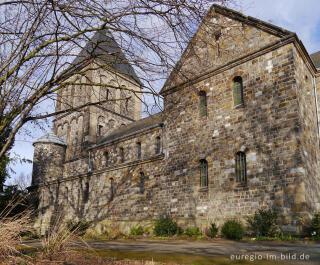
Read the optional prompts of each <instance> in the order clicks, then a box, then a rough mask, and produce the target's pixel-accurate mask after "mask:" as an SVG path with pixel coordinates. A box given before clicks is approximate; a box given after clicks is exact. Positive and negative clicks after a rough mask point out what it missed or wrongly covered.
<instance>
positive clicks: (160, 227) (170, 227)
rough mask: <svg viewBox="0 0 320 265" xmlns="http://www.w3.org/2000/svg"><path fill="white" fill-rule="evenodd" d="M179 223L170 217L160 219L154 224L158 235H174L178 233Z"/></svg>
mask: <svg viewBox="0 0 320 265" xmlns="http://www.w3.org/2000/svg"><path fill="white" fill-rule="evenodd" d="M177 230H178V225H177V223H176V222H174V221H173V220H172V219H171V218H170V217H166V218H163V217H161V218H160V219H158V220H157V221H156V223H155V226H154V234H155V235H156V236H173V235H174V234H176V233H177Z"/></svg>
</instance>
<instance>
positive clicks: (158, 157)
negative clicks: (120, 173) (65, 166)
mask: <svg viewBox="0 0 320 265" xmlns="http://www.w3.org/2000/svg"><path fill="white" fill-rule="evenodd" d="M164 156H165V155H164V154H163V153H161V154H159V155H156V156H153V157H151V158H148V159H143V160H136V161H132V162H127V163H122V164H119V165H114V166H111V167H106V168H102V169H95V170H92V171H90V172H86V173H82V174H77V175H73V176H70V177H67V178H61V179H57V180H53V181H48V182H45V183H41V184H39V185H33V186H30V187H28V190H34V189H36V188H41V187H44V186H51V185H55V184H58V183H62V182H66V181H71V180H75V179H80V178H85V177H91V176H95V175H99V174H102V173H105V172H111V171H115V170H118V169H122V168H128V167H134V166H138V165H143V164H146V163H151V162H154V161H157V160H162V159H164Z"/></svg>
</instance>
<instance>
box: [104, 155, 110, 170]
mask: <svg viewBox="0 0 320 265" xmlns="http://www.w3.org/2000/svg"><path fill="white" fill-rule="evenodd" d="M104 157H105V160H106V162H105V166H106V167H108V166H109V153H108V152H105V153H104Z"/></svg>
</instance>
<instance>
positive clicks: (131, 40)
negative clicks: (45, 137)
mask: <svg viewBox="0 0 320 265" xmlns="http://www.w3.org/2000/svg"><path fill="white" fill-rule="evenodd" d="M229 1H230V0H148V1H146V0H124V1H121V0H41V1H40V0H18V1H1V3H0V10H1V14H2V15H1V17H0V136H2V135H4V134H5V133H6V132H8V130H9V128H11V129H12V130H11V131H10V136H9V138H8V141H7V143H6V144H5V145H4V146H3V147H2V148H1V150H0V159H1V158H2V157H3V156H4V154H5V153H6V151H7V150H8V148H9V146H10V144H11V143H12V142H13V141H14V137H15V135H16V134H17V132H18V131H19V130H20V129H21V128H22V126H24V125H25V124H26V123H27V122H30V121H36V120H39V119H43V118H48V117H51V116H54V115H57V114H61V112H59V113H56V112H54V111H52V112H49V111H48V110H46V109H44V108H43V105H41V103H43V102H44V101H46V100H52V99H53V100H54V99H55V98H56V93H57V92H58V91H59V90H60V89H62V88H64V87H65V86H69V85H81V82H80V83H74V84H71V83H70V81H69V78H70V77H71V76H73V75H75V74H83V71H84V70H83V68H82V67H80V66H82V65H83V64H86V63H88V62H90V61H92V60H96V59H97V57H99V56H101V54H99V53H98V54H97V53H92V52H91V50H88V51H87V52H86V53H82V56H80V57H79V56H78V54H79V52H80V51H81V50H83V49H85V48H86V47H88V46H87V45H88V42H89V43H90V42H92V36H93V35H94V34H95V33H96V32H99V31H101V30H105V31H107V32H108V33H110V36H112V39H115V40H116V42H117V45H118V47H115V49H111V50H110V51H108V53H109V54H107V56H106V54H103V58H102V59H103V60H104V61H105V64H104V66H99V67H108V65H109V66H110V67H113V66H114V64H118V63H123V62H124V61H125V63H126V64H130V65H131V66H132V67H133V68H134V69H135V72H136V73H137V75H138V76H139V78H140V80H141V82H142V85H143V93H147V94H150V95H152V96H155V97H157V96H158V94H157V90H156V89H155V87H154V86H155V84H159V83H157V82H162V81H163V80H164V79H165V78H166V77H167V73H169V72H170V71H171V69H172V67H173V66H174V65H175V63H176V61H177V58H179V56H180V55H181V53H182V51H183V49H184V48H185V46H186V43H188V42H189V40H190V38H191V37H192V35H193V34H194V33H195V30H196V28H197V26H198V25H199V23H200V21H202V19H203V17H204V16H205V14H206V12H207V10H208V7H209V6H210V5H211V4H213V3H220V4H225V2H229ZM91 44H92V45H93V46H95V45H98V43H91ZM91 47H92V46H91ZM119 51H121V52H119ZM122 53H123V54H125V56H123V54H122ZM119 54H120V55H119ZM76 58H77V59H76ZM100 59H101V58H100ZM118 71H119V72H120V73H121V70H118ZM126 74H128V73H126ZM129 74H130V73H129ZM132 74H134V73H132ZM86 85H92V86H101V85H105V86H107V85H108V84H100V83H92V84H90V83H89V84H88V83H86ZM115 88H116V89H121V88H119V87H117V86H115ZM97 103H98V102H90V103H87V104H84V105H80V106H78V107H77V108H78V109H80V108H83V107H85V106H87V105H88V104H97ZM68 111H74V108H72V107H70V108H66V109H64V110H63V112H68Z"/></svg>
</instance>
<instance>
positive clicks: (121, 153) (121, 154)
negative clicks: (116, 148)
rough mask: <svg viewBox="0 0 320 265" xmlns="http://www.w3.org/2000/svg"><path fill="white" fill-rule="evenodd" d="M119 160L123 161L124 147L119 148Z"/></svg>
mask: <svg viewBox="0 0 320 265" xmlns="http://www.w3.org/2000/svg"><path fill="white" fill-rule="evenodd" d="M120 161H121V163H124V149H123V148H122V147H121V148H120Z"/></svg>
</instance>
